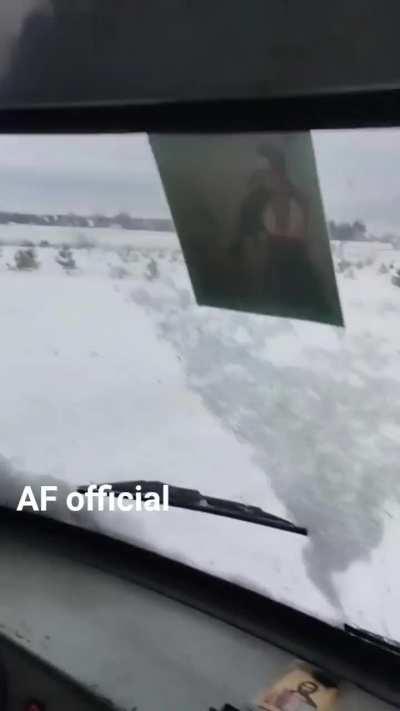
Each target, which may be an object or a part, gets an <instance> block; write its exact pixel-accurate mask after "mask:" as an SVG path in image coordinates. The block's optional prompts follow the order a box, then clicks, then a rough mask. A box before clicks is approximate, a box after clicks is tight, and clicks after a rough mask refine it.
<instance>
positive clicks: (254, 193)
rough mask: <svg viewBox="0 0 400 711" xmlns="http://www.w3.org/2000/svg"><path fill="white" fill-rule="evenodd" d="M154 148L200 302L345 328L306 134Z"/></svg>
mask: <svg viewBox="0 0 400 711" xmlns="http://www.w3.org/2000/svg"><path fill="white" fill-rule="evenodd" d="M150 143H151V146H152V149H153V153H154V155H155V158H156V161H157V165H158V168H159V171H160V175H161V178H162V181H163V184H164V189H165V192H166V196H167V199H168V201H169V204H170V209H171V212H172V216H173V218H174V222H175V226H176V229H177V232H178V236H179V239H180V242H181V245H182V250H183V253H184V256H185V260H186V264H187V267H188V271H189V275H190V277H191V280H192V284H193V288H194V292H195V296H196V298H197V301H198V303H199V304H204V305H209V306H219V307H222V308H231V309H237V310H244V311H251V312H254V313H263V314H271V315H275V316H287V317H289V318H299V319H308V320H314V321H322V322H324V323H331V324H334V325H338V326H341V325H343V319H342V313H341V307H340V302H339V296H338V291H337V286H336V279H335V274H334V269H333V262H332V257H331V252H330V247H329V240H328V234H327V228H326V223H325V217H324V211H323V206H322V201H321V195H320V190H319V183H318V177H317V171H316V166H315V160H314V152H313V147H312V141H311V136H310V134H308V133H295V134H259V133H257V134H251V133H250V134H234V135H221V136H220V135H212V136H209V135H194V136H192V135H173V136H172V135H153V136H151V137H150Z"/></svg>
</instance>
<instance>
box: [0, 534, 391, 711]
mask: <svg viewBox="0 0 400 711" xmlns="http://www.w3.org/2000/svg"><path fill="white" fill-rule="evenodd" d="M0 534H1V535H0V577H1V581H0V585H1V595H0V634H1V639H0V657H1V661H2V663H3V665H4V666H5V667H6V669H7V674H8V675H9V681H8V686H9V687H10V692H9V698H10V704H9V707H8V708H10V709H11V710H12V711H14V709H19V708H23V707H22V706H21V699H22V698H25V699H26V698H27V696H29V697H31V696H32V695H35V696H37V697H38V698H40V699H41V700H42V701H45V702H46V705H45V708H46V709H51V708H57V709H63V708H64V707H65V708H67V706H68V703H65V706H64V705H63V704H61V701H60V700H61V699H64V701H65V702H66V701H69V700H70V696H71V694H72V696H74V695H75V696H74V699H75V700H74V702H73V704H72V706H73V708H77V709H80V708H82V709H86V708H97V707H99V708H100V707H112V708H116V709H121V710H122V709H123V710H124V711H133V709H138V710H139V709H140V710H141V711H147V710H148V711H153V710H154V709H157V708H162V709H164V710H165V711H177V710H178V709H182V710H183V709H185V711H207V710H208V709H209V708H210V707H215V708H217V709H220V708H222V707H223V705H224V704H225V703H231V704H233V705H236V706H238V707H239V708H240V705H243V703H244V702H246V701H250V700H251V699H253V698H254V697H255V695H256V694H257V693H258V692H259V691H260V690H261V689H262V688H265V686H268V685H269V684H270V683H273V682H274V681H275V679H276V678H278V677H279V676H281V675H282V674H284V673H285V672H286V671H287V669H288V667H289V666H290V665H291V664H292V663H293V661H294V656H293V655H291V654H288V653H287V652H285V651H284V650H282V649H279V648H278V647H277V646H275V645H271V644H268V643H266V642H265V641H263V640H261V639H258V638H256V637H254V636H252V635H250V634H247V633H245V632H243V631H241V630H240V629H237V628H236V627H233V626H231V625H228V624H226V623H225V622H222V621H220V620H218V619H215V617H212V616H210V615H207V614H204V612H200V611H198V610H195V609H193V608H191V607H189V606H188V605H185V604H182V603H181V602H178V601H177V600H173V599H171V598H169V597H166V596H165V595H161V594H159V593H157V592H155V591H154V590H150V589H146V588H144V587H142V586H141V585H137V584H135V583H133V582H132V581H131V580H129V579H128V578H125V577H123V576H119V575H112V574H110V572H109V571H107V570H102V569H101V567H99V565H98V564H97V563H96V565H91V564H90V561H89V562H88V559H87V558H86V557H85V556H82V559H79V556H76V555H75V556H72V555H71V557H69V555H68V554H66V552H65V550H57V541H56V538H54V540H52V539H51V538H46V539H45V540H46V544H45V545H43V538H41V537H38V538H36V537H35V535H32V536H31V537H29V538H28V537H27V536H26V532H25V529H23V530H21V534H20V535H19V534H18V527H17V528H15V527H14V526H11V527H9V526H5V525H3V526H0ZM228 602H229V601H228ZM27 654H28V656H27ZM39 667H40V669H39ZM35 680H36V682H35ZM35 683H36V686H37V689H36V687H35ZM57 689H59V691H58V692H57ZM22 692H23V693H22ZM77 699H78V700H77ZM68 707H69V708H70V707H71V703H69V706H68ZM386 708H390V707H389V706H388V705H387V704H385V703H383V702H379V701H378V700H377V699H376V698H374V697H372V696H370V695H369V694H366V693H365V692H363V691H361V690H359V689H358V688H357V687H355V686H353V685H351V684H349V683H343V684H341V691H340V697H339V702H338V704H337V709H338V711H347V710H349V711H350V709H351V710H352V711H357V709H360V710H361V709H363V711H369V710H371V711H372V709H375V710H376V709H377V710H378V711H379V710H382V711H384V709H386Z"/></svg>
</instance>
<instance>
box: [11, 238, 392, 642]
mask: <svg viewBox="0 0 400 711" xmlns="http://www.w3.org/2000/svg"><path fill="white" fill-rule="evenodd" d="M82 232H84V233H85V235H87V236H88V237H89V238H90V240H91V241H93V242H94V243H95V246H94V247H92V248H88V249H86V248H84V247H82V246H80V247H79V248H78V242H79V239H80V237H79V235H80V234H81V233H82ZM43 239H45V240H48V241H49V242H50V243H51V244H52V245H56V244H59V245H61V244H63V243H69V244H71V245H72V247H73V249H72V253H73V257H74V259H75V261H76V264H77V269H76V270H75V271H73V272H71V273H66V272H65V271H63V269H62V267H61V266H60V265H58V264H57V263H56V262H55V257H56V256H57V249H56V248H55V247H54V246H53V247H47V248H45V247H43V248H40V247H37V249H36V253H37V258H38V261H39V262H40V268H39V269H37V270H34V271H32V272H21V271H17V270H15V269H14V265H15V262H14V256H15V252H16V251H17V249H18V248H20V247H19V246H18V245H20V244H21V243H22V242H23V241H32V242H34V243H35V244H36V245H38V244H39V243H40V241H41V240H43ZM0 242H1V243H2V245H3V246H1V245H0V338H1V361H0V362H1V368H0V393H1V404H0V454H1V455H2V457H3V459H0V472H1V478H0V496H1V499H2V500H3V501H6V502H7V503H8V504H9V505H12V506H14V505H15V502H16V500H17V498H18V496H19V493H20V491H21V490H22V487H23V485H24V484H26V483H31V482H35V483H36V485H38V484H39V483H53V482H54V481H57V482H59V483H60V486H61V487H67V488H68V487H74V486H76V485H78V484H83V483H86V482H89V481H113V480H123V479H161V480H165V481H167V482H169V483H171V484H178V485H184V486H189V487H193V488H196V489H200V490H201V491H202V492H203V493H205V494H210V495H216V496H222V497H225V498H232V499H237V500H241V501H244V502H247V503H252V504H255V505H258V506H261V507H263V508H265V509H266V510H268V511H271V512H272V513H275V514H277V515H281V516H286V517H288V518H290V519H291V520H295V521H296V522H298V523H299V524H303V525H306V526H308V527H309V528H310V539H309V541H307V540H306V539H304V538H302V537H299V536H295V535H291V534H288V533H284V532H279V531H274V530H270V529H267V528H263V527H260V526H254V525H249V524H245V523H240V522H236V521H230V520H224V519H221V518H218V517H212V516H209V515H207V514H200V513H193V512H187V511H181V510H171V511H170V512H168V513H159V514H156V513H151V514H149V513H143V514H138V513H135V514H121V513H117V514H110V513H108V514H96V515H92V516H90V515H88V516H86V517H82V516H81V517H78V522H79V523H80V524H82V523H83V524H84V525H88V526H95V527H102V528H103V529H104V530H106V531H112V532H113V534H114V535H117V536H120V537H122V538H124V539H128V540H133V541H135V542H139V543H140V544H142V545H145V546H147V547H150V548H154V549H156V550H158V551H160V552H162V553H165V554H166V555H169V556H172V557H174V558H177V559H180V560H183V561H185V562H188V563H190V564H191V565H195V566H197V567H200V568H202V569H206V570H210V571H211V572H213V573H215V574H216V575H221V576H223V577H226V578H229V579H233V580H237V581H239V582H240V583H241V584H244V585H246V586H248V587H251V588H254V589H256V590H259V591H261V592H263V593H264V594H266V595H269V596H272V597H275V598H277V599H279V600H281V601H283V602H285V603H288V604H291V605H294V606H296V607H298V608H301V609H303V610H306V611H308V612H310V613H311V614H314V615H317V616H319V617H323V618H325V619H328V620H330V621H332V622H336V623H341V622H343V621H347V622H352V623H353V624H360V625H362V626H364V627H366V628H368V629H370V630H372V631H375V632H378V633H381V634H385V635H388V636H390V637H394V638H399V637H400V621H398V620H397V617H398V616H397V607H396V599H397V597H398V594H399V593H400V579H399V574H398V573H397V572H396V570H397V567H398V566H396V548H395V546H396V535H397V534H398V531H399V527H398V524H397V520H398V517H399V511H400V509H399V508H398V500H399V488H398V484H397V473H396V467H397V459H398V456H397V451H398V443H399V437H400V431H399V427H398V424H397V423H398V422H399V421H400V399H399V398H398V395H399V393H400V365H399V354H400V330H399V329H398V322H399V316H400V289H399V288H397V287H395V286H393V284H392V283H391V281H390V277H391V275H390V273H388V274H381V273H378V267H379V265H380V263H381V262H382V261H387V262H388V261H389V260H392V259H396V256H397V253H395V252H394V251H392V252H390V254H389V255H387V254H386V252H385V254H381V253H380V252H379V249H378V247H375V248H374V249H376V252H374V254H373V255H371V253H370V252H369V253H368V259H369V261H371V258H372V263H369V264H365V263H364V264H363V266H362V268H360V269H357V268H355V270H354V272H355V277H354V279H352V278H349V275H348V272H345V273H344V274H340V276H339V284H340V291H341V297H342V302H343V308H344V315H345V321H346V330H345V331H342V330H340V329H335V328H333V327H332V328H331V327H329V326H322V325H318V324H310V323H301V322H294V321H284V320H281V319H277V318H268V317H260V316H253V315H247V314H236V313H233V312H223V311H219V310H217V309H207V308H200V307H198V306H197V305H196V304H195V303H194V299H193V294H192V290H191V286H190V283H189V280H188V276H187V273H186V268H185V265H184V262H183V259H182V255H181V254H180V252H179V248H178V242H177V239H176V237H175V236H174V235H169V234H164V233H160V234H157V233H151V234H149V233H139V234H136V233H131V232H127V231H124V230H96V229H93V228H91V229H88V230H71V229H70V228H52V227H46V228H44V229H43V228H36V227H26V226H6V227H4V226H2V227H1V228H0ZM127 246H128V247H129V246H131V249H127V248H126V247H127ZM121 247H125V248H124V249H122V250H121ZM357 249H358V250H360V247H359V246H357V245H356V246H354V245H353V246H352V250H353V252H354V254H355V255H356V256H354V254H353V255H352V259H360V258H362V259H364V260H365V257H360V253H359V251H358V252H357ZM385 249H387V246H385ZM337 258H338V257H336V259H337ZM346 258H349V259H350V257H349V256H347V257H346ZM152 260H153V262H154V263H155V264H156V273H155V275H154V274H152V271H151V268H150V267H149V264H150V262H151V261H152ZM396 418H397V421H396ZM50 513H53V514H54V515H58V516H62V515H65V516H67V514H66V511H64V512H63V511H62V510H61V509H60V507H58V508H57V509H55V510H54V511H53V512H51V511H50ZM67 517H68V518H71V516H67ZM72 518H76V517H72Z"/></svg>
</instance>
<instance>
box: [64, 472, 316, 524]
mask: <svg viewBox="0 0 400 711" xmlns="http://www.w3.org/2000/svg"><path fill="white" fill-rule="evenodd" d="M107 483H108V482H107ZM96 486H101V484H97V485H96ZM110 486H111V489H110V490H109V491H108V492H104V493H105V495H107V493H110V492H111V491H112V492H113V493H114V494H115V495H118V494H121V493H123V492H129V493H130V494H132V496H133V498H136V495H137V493H138V491H137V488H136V487H137V486H140V487H141V490H140V489H139V491H141V495H142V496H144V495H145V494H146V493H150V492H151V493H154V494H158V495H159V496H160V499H161V500H162V497H163V487H164V486H165V482H162V481H146V480H144V481H118V482H113V483H111V482H110ZM88 488H89V487H88V486H81V487H79V488H78V491H79V492H80V493H82V494H86V492H87V491H88ZM168 489H169V505H170V506H174V507H177V508H180V509H189V510H191V511H202V512H203V513H209V514H213V515H214V516H225V517H226V518H234V519H237V520H238V521H247V522H248V523H257V524H259V525H260V526H268V527H269V528H278V529H280V530H281V531H288V532H289V533H298V534H299V535H301V536H307V535H308V531H307V529H306V528H304V527H303V526H296V525H295V524H294V523H291V522H290V521H287V520H286V519H284V518H279V516H274V515H273V514H270V513H268V512H267V511H263V509H260V508H259V507H258V506H249V505H248V504H242V503H239V502H238V501H229V500H228V499H217V498H215V497H214V496H204V494H201V493H200V491H197V490H196V489H186V488H184V487H182V486H168Z"/></svg>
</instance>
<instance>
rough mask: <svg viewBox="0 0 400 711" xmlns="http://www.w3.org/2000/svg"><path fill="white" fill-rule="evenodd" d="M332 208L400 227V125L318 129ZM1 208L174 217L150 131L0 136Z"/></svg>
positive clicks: (340, 214) (333, 214)
mask: <svg viewBox="0 0 400 711" xmlns="http://www.w3.org/2000/svg"><path fill="white" fill-rule="evenodd" d="M313 137H314V145H315V148H316V154H317V164H318V172H319V177H320V182H321V187H322V194H323V200H324V205H325V210H326V214H327V216H328V217H329V218H333V219H335V220H355V219H357V218H358V219H363V220H365V222H366V224H367V227H368V228H369V230H370V231H372V232H374V231H375V232H377V233H382V232H385V231H390V230H396V231H398V232H400V129H384V130H364V131H359V130H357V131H335V132H333V131H325V132H324V131H319V132H316V133H314V134H313ZM0 210H19V211H21V212H24V211H29V212H68V211H74V212H79V213H82V214H89V213H93V212H101V213H103V214H113V213H116V212H119V211H126V212H129V213H130V214H132V215H139V216H143V217H160V216H168V215H169V210H168V206H167V203H166V200H165V198H164V194H163V190H162V187H161V182H160V179H159V177H158V173H157V169H156V166H155V163H154V159H153V157H152V154H151V150H150V147H149V144H148V141H147V137H146V136H144V135H137V134H136V135H128V134H126V135H116V136H69V137H67V136H52V137H51V136H49V137H47V136H44V137H42V136H0Z"/></svg>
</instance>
